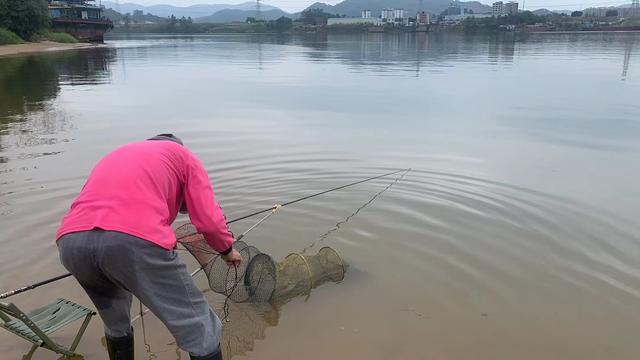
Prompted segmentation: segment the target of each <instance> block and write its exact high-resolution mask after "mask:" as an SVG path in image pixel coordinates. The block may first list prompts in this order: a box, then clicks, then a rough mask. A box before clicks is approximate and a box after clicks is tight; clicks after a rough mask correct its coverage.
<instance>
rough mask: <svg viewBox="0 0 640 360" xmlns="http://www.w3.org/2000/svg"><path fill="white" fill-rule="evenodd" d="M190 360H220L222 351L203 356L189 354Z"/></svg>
mask: <svg viewBox="0 0 640 360" xmlns="http://www.w3.org/2000/svg"><path fill="white" fill-rule="evenodd" d="M189 356H190V357H191V360H222V351H220V350H218V351H217V352H215V353H213V354H209V355H205V356H195V355H191V354H189Z"/></svg>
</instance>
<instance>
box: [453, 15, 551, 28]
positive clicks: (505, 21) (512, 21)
mask: <svg viewBox="0 0 640 360" xmlns="http://www.w3.org/2000/svg"><path fill="white" fill-rule="evenodd" d="M547 20H548V18H547V17H546V16H539V15H536V14H534V13H532V12H531V11H523V12H519V13H516V14H509V15H506V16H497V17H487V18H474V17H471V18H466V19H464V20H463V21H462V26H463V28H464V30H465V31H467V32H474V31H497V30H500V29H501V28H503V27H505V26H522V25H534V24H539V23H545V22H546V21H547Z"/></svg>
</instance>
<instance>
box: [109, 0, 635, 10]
mask: <svg viewBox="0 0 640 360" xmlns="http://www.w3.org/2000/svg"><path fill="white" fill-rule="evenodd" d="M111 1H115V0H111ZM251 1H253V0H251ZM316 1H320V2H324V3H326V4H332V5H334V4H337V3H339V2H340V1H341V0H266V1H264V3H266V4H269V5H273V6H277V7H279V8H281V9H283V10H285V11H288V12H294V11H300V10H303V9H305V8H306V7H307V6H309V5H311V4H313V3H314V2H316ZM416 1H417V0H416ZM424 1H425V3H427V2H429V0H424ZM503 1H508V0H503ZM243 2H247V0H120V3H121V4H122V3H135V4H141V5H155V4H171V5H175V6H189V5H194V4H240V3H243ZM480 2H482V3H484V4H491V3H492V2H493V1H491V0H480ZM519 2H520V8H522V0H520V1H519ZM625 3H631V0H628V1H625V0H620V1H612V0H602V1H594V0H525V8H526V9H531V10H535V9H539V8H543V7H544V8H547V9H556V10H560V9H569V10H572V9H584V8H587V7H590V6H616V5H620V4H625Z"/></svg>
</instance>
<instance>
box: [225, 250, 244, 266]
mask: <svg viewBox="0 0 640 360" xmlns="http://www.w3.org/2000/svg"><path fill="white" fill-rule="evenodd" d="M221 256H222V260H224V261H225V262H226V263H227V265H229V266H238V265H240V263H242V255H240V253H239V252H238V250H236V249H233V250H231V252H230V253H228V254H227V255H221Z"/></svg>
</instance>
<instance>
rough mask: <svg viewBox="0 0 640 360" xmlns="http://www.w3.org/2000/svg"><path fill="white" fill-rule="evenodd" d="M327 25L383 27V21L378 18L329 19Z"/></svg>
mask: <svg viewBox="0 0 640 360" xmlns="http://www.w3.org/2000/svg"><path fill="white" fill-rule="evenodd" d="M327 25H329V26H331V25H371V26H380V25H382V20H381V19H376V18H329V19H327Z"/></svg>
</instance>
